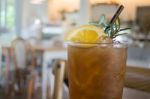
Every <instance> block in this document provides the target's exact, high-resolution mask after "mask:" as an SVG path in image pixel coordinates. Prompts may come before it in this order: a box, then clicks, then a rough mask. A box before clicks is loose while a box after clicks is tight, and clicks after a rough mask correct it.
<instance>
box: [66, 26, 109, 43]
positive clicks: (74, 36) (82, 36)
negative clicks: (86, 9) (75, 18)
mask: <svg viewBox="0 0 150 99" xmlns="http://www.w3.org/2000/svg"><path fill="white" fill-rule="evenodd" d="M105 37H106V34H105V33H104V31H103V29H101V28H99V27H96V26H94V25H84V26H81V27H79V28H77V29H74V30H72V31H70V32H68V33H67V34H66V36H65V40H66V41H71V42H79V43H98V42H100V41H101V40H102V39H103V38H105Z"/></svg>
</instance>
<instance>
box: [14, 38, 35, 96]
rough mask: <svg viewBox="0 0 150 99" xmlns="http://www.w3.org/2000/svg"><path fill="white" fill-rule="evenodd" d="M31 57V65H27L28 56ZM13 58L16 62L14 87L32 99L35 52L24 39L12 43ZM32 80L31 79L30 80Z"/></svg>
mask: <svg viewBox="0 0 150 99" xmlns="http://www.w3.org/2000/svg"><path fill="white" fill-rule="evenodd" d="M29 52H31V53H29ZM29 54H30V55H31V57H32V58H31V64H30V65H27V57H28V56H27V55H29ZM12 57H13V60H14V70H15V71H14V86H15V91H17V92H19V93H21V94H23V95H26V93H27V97H28V99H31V97H32V94H33V85H34V77H35V76H31V75H33V74H31V72H32V71H33V70H34V66H35V65H34V52H33V50H32V47H31V45H30V44H29V43H27V42H26V41H25V40H24V39H22V38H20V37H19V38H17V39H15V40H14V41H13V42H12ZM29 78H30V79H29Z"/></svg>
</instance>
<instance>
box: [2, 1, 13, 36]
mask: <svg viewBox="0 0 150 99" xmlns="http://www.w3.org/2000/svg"><path fill="white" fill-rule="evenodd" d="M14 27H15V0H0V33H3V32H10V31H13V30H14Z"/></svg>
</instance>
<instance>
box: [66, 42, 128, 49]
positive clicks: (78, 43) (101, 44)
mask: <svg viewBox="0 0 150 99" xmlns="http://www.w3.org/2000/svg"><path fill="white" fill-rule="evenodd" d="M66 44H67V45H71V46H82V45H83V46H84V45H85V46H86V45H91V46H113V47H119V46H120V47H125V48H126V47H128V44H127V43H121V42H113V43H83V42H82V43H80V42H66Z"/></svg>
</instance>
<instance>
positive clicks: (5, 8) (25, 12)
mask: <svg viewBox="0 0 150 99" xmlns="http://www.w3.org/2000/svg"><path fill="white" fill-rule="evenodd" d="M120 4H123V5H124V6H125V9H124V10H123V12H122V14H121V15H120V20H121V27H130V28H131V30H128V31H126V32H127V33H128V34H127V35H124V36H119V37H117V38H116V39H118V40H119V41H121V42H125V43H127V44H128V46H129V48H128V59H127V72H126V80H125V88H124V93H123V99H150V0H0V99H52V98H51V97H53V98H54V97H55V93H59V91H58V90H62V89H61V88H60V87H58V88H57V87H56V88H55V87H54V86H57V81H56V79H57V70H58V69H59V68H57V64H56V63H60V64H59V65H61V62H60V61H63V62H64V61H65V60H66V59H67V50H66V44H65V43H64V35H65V33H66V32H67V31H69V30H71V29H73V28H75V27H77V26H80V25H83V24H87V23H88V22H89V21H96V20H98V19H99V17H100V16H101V15H104V14H105V16H106V18H107V19H108V20H110V19H111V18H112V16H113V15H114V13H115V12H116V10H117V8H118V5H120ZM55 65H56V66H55ZM54 67H56V68H54ZM52 71H56V72H54V73H53V72H52ZM58 71H59V70H58ZM58 75H59V73H58ZM61 75H62V74H61ZM61 75H59V76H61ZM54 79H55V80H54ZM61 80H64V86H65V88H64V89H63V90H64V91H61V92H60V93H61V94H63V97H61V98H62V99H68V98H67V96H68V86H67V85H68V81H67V80H68V79H67V73H66V71H65V76H64V77H62V79H60V78H59V77H58V81H59V82H58V83H60V82H61ZM93 84H94V83H93ZM58 86H59V84H58ZM57 89H58V90H57ZM56 95H57V94H56ZM61 98H59V99H61Z"/></svg>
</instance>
